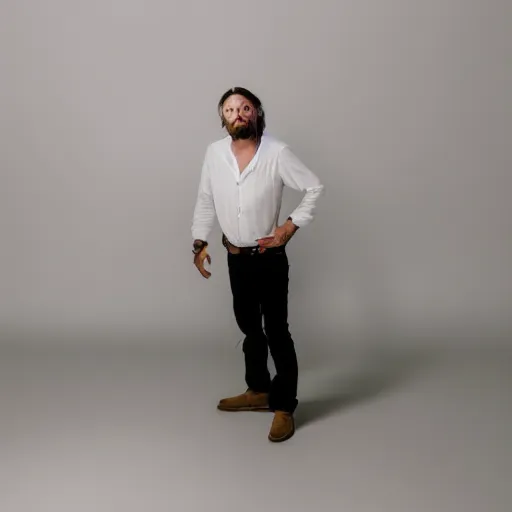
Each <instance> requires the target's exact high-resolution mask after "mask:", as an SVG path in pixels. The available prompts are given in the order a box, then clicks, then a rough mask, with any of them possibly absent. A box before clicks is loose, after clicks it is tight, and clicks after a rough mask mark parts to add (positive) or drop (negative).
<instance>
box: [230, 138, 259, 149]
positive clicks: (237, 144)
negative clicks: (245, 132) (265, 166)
mask: <svg viewBox="0 0 512 512" xmlns="http://www.w3.org/2000/svg"><path fill="white" fill-rule="evenodd" d="M259 142H260V141H259V139H258V138H256V137H255V138H254V139H236V140H232V141H231V146H232V147H233V149H237V150H244V149H254V148H256V147H257V146H258V144H259Z"/></svg>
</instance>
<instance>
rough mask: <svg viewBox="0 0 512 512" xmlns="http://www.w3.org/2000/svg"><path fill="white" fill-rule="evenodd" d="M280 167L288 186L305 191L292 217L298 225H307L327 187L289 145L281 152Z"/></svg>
mask: <svg viewBox="0 0 512 512" xmlns="http://www.w3.org/2000/svg"><path fill="white" fill-rule="evenodd" d="M278 169H279V174H280V176H281V179H282V180H283V183H284V184H285V185H286V186H287V187H290V188H292V189H294V190H297V191H299V192H304V193H305V194H304V197H303V198H302V201H301V202H300V204H299V205H298V206H297V208H295V210H294V211H293V212H292V213H291V214H290V217H291V219H292V222H293V223H294V224H295V225H296V226H298V227H303V226H306V225H307V224H309V223H310V222H312V221H313V219H314V217H315V213H316V207H317V203H318V199H319V198H320V196H322V195H323V193H324V190H325V187H324V185H322V183H321V182H320V179H319V178H318V176H316V174H314V173H313V172H312V171H311V170H310V169H309V168H308V167H307V166H306V165H304V163H303V162H302V161H301V160H300V159H299V158H298V157H297V156H296V155H295V154H294V153H293V151H292V150H291V149H290V148H289V147H288V146H285V147H283V148H282V149H281V151H280V153H279V157H278Z"/></svg>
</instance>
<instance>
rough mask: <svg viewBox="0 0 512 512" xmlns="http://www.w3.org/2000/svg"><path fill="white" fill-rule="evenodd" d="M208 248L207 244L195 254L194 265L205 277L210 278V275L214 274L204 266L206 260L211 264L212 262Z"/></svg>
mask: <svg viewBox="0 0 512 512" xmlns="http://www.w3.org/2000/svg"><path fill="white" fill-rule="evenodd" d="M207 249H208V247H207V246H205V247H203V248H202V249H201V251H200V252H198V253H197V254H194V265H195V266H196V267H197V270H199V272H200V273H201V275H202V276H203V277H204V278H205V279H209V277H210V276H211V275H212V274H211V272H208V270H206V269H205V268H204V260H206V261H208V263H209V264H210V265H211V264H212V259H211V257H210V255H209V254H208V250H207Z"/></svg>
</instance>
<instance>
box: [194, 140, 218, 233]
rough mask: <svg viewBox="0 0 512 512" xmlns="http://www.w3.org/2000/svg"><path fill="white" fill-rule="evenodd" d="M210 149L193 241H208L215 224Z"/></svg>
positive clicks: (201, 188)
mask: <svg viewBox="0 0 512 512" xmlns="http://www.w3.org/2000/svg"><path fill="white" fill-rule="evenodd" d="M210 163H211V160H210V148H208V149H207V150H206V154H205V157H204V161H203V167H202V170H201V178H200V181H199V188H198V191H197V199H196V205H195V208H194V215H193V220H192V239H193V240H204V241H207V240H208V237H209V236H210V233H211V232H212V229H213V226H214V224H215V217H216V213H215V205H214V201H213V195H212V188H211V183H210Z"/></svg>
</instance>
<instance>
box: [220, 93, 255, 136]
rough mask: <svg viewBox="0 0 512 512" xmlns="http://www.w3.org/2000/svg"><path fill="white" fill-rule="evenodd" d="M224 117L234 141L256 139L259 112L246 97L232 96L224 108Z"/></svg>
mask: <svg viewBox="0 0 512 512" xmlns="http://www.w3.org/2000/svg"><path fill="white" fill-rule="evenodd" d="M222 117H223V120H224V123H225V125H226V130H227V131H228V133H229V135H231V137H232V138H233V140H237V139H251V138H255V137H256V135H257V130H256V126H257V120H258V111H257V109H256V108H255V107H254V105H253V104H252V103H251V102H250V101H249V100H248V99H247V98H245V97H244V96H241V95H239V94H233V95H232V96H230V97H229V98H228V99H227V100H226V101H225V102H224V105H223V106H222Z"/></svg>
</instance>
